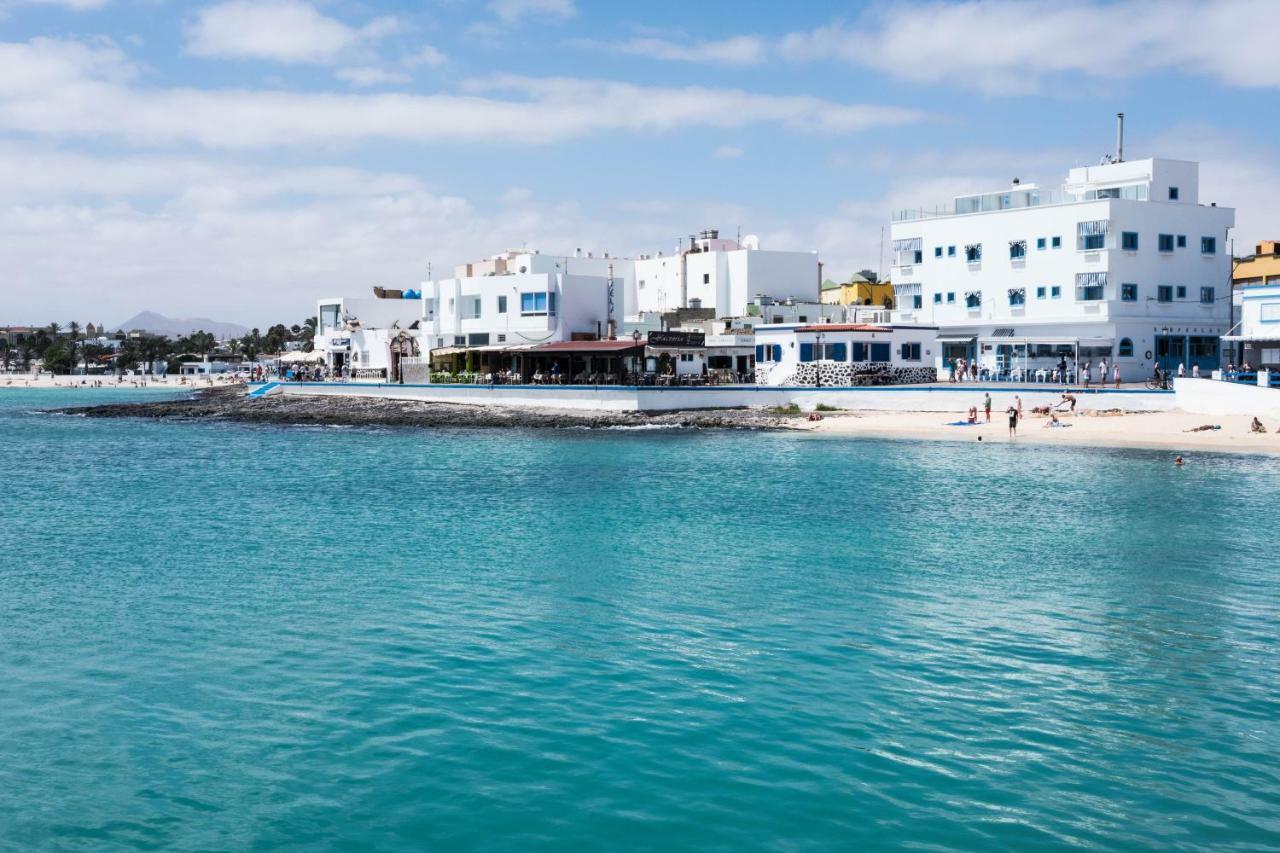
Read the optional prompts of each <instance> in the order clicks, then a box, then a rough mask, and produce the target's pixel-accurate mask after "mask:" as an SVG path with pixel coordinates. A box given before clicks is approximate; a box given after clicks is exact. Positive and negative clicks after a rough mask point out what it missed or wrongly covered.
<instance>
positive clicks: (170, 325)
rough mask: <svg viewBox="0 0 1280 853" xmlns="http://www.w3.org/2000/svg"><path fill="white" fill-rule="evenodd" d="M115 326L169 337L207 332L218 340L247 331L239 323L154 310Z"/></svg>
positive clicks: (246, 328)
mask: <svg viewBox="0 0 1280 853" xmlns="http://www.w3.org/2000/svg"><path fill="white" fill-rule="evenodd" d="M115 328H117V329H120V330H121V331H125V332H133V331H138V330H141V331H144V332H150V333H151V334H153V335H168V336H169V337H171V338H177V337H181V336H183V335H189V334H191V333H192V332H208V333H209V334H211V335H213V336H214V337H215V338H217V339H218V340H225V339H227V338H238V337H240V336H241V335H245V334H247V333H248V332H249V328H248V327H247V326H241V325H240V324H239V323H225V322H222V321H219V320H210V319H209V318H207V317H166V316H164V315H163V314H157V313H156V312H154V311H143V312H141V313H139V314H135V315H133V316H132V317H130V318H129V319H128V320H125V321H124V322H123V323H121V324H120V325H119V326H116V327H115Z"/></svg>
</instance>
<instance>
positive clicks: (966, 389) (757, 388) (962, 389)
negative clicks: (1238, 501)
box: [279, 382, 1174, 394]
mask: <svg viewBox="0 0 1280 853" xmlns="http://www.w3.org/2000/svg"><path fill="white" fill-rule="evenodd" d="M279 384H280V385H281V386H283V387H285V388H291V387H295V386H300V387H310V388H483V389H485V390H491V391H492V390H496V389H499V388H519V389H520V390H526V389H528V390H534V391H538V392H551V391H567V390H574V391H652V392H666V391H753V392H759V393H764V392H767V391H821V392H825V391H877V392H878V391H904V392H905V391H915V392H920V391H929V392H934V391H936V392H940V393H944V394H945V393H948V392H954V393H961V394H969V393H972V392H975V391H1001V392H1005V393H1007V392H1010V391H1026V392H1037V391H1043V392H1044V393H1050V394H1059V393H1062V392H1063V391H1069V392H1070V393H1072V394H1172V393H1174V392H1173V391H1156V390H1151V389H1148V388H1134V389H1127V388H1122V389H1120V390H1116V389H1115V388H1090V389H1088V390H1085V389H1084V388H1067V387H1063V386H1061V385H1056V386H1049V387H1046V388H1043V389H1042V388H1040V387H1039V386H1034V385H1033V386H1025V385H1012V386H1011V385H961V386H958V387H955V388H934V387H931V386H928V385H824V386H823V387H821V388H815V387H813V386H812V385H678V386H663V385H473V384H465V383H457V384H452V383H449V384H446V383H443V382H437V383H433V384H429V385H424V384H415V383H410V382H406V383H405V384H403V385H401V384H400V383H398V382H281V383H279ZM1046 384H1047V383H1046Z"/></svg>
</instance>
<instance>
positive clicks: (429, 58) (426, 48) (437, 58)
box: [401, 44, 449, 68]
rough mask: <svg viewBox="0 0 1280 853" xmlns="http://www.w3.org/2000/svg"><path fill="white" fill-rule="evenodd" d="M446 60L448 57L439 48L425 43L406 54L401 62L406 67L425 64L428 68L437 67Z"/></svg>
mask: <svg viewBox="0 0 1280 853" xmlns="http://www.w3.org/2000/svg"><path fill="white" fill-rule="evenodd" d="M448 61H449V59H448V57H446V56H445V55H444V54H443V53H442V52H441V51H440V50H438V49H437V48H434V47H432V46H431V45H429V44H427V45H423V46H422V47H421V48H419V49H418V50H417V51H415V52H414V53H411V54H409V55H408V56H406V57H405V58H404V60H403V61H402V63H401V64H403V65H404V66H405V67H406V68H417V67H419V66H421V65H425V66H427V67H428V68H439V67H440V66H441V65H444V64H445V63H446V62H448Z"/></svg>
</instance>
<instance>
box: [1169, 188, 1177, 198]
mask: <svg viewBox="0 0 1280 853" xmlns="http://www.w3.org/2000/svg"><path fill="white" fill-rule="evenodd" d="M1177 200H1178V188H1177V187H1169V201H1177Z"/></svg>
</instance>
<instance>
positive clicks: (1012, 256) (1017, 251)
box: [1009, 240, 1027, 261]
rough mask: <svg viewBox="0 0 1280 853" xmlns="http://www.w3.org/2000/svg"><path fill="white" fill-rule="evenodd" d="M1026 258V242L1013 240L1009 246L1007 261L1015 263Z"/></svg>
mask: <svg viewBox="0 0 1280 853" xmlns="http://www.w3.org/2000/svg"><path fill="white" fill-rule="evenodd" d="M1026 256H1027V241H1026V240H1014V241H1013V242H1011V243H1010V244H1009V260H1011V261H1016V260H1018V259H1019V258H1025V257H1026Z"/></svg>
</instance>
